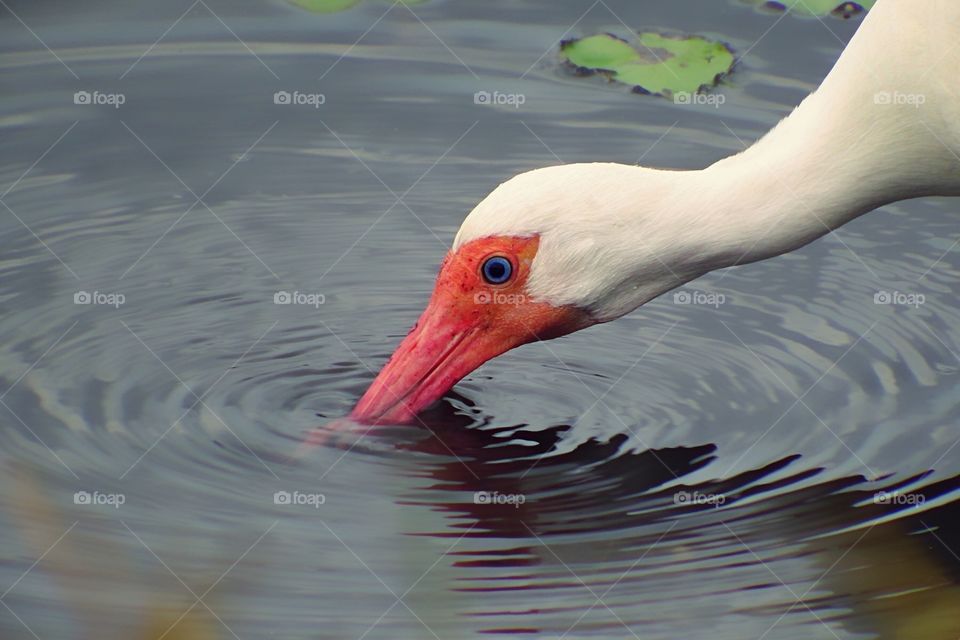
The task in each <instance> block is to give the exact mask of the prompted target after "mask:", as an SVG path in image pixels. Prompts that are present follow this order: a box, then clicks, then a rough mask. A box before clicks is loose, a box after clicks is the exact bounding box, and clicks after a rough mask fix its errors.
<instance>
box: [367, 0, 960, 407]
mask: <svg viewBox="0 0 960 640" xmlns="http://www.w3.org/2000/svg"><path fill="white" fill-rule="evenodd" d="M958 153H960V2H957V0H927V1H926V2H916V1H914V0H879V1H878V2H877V4H876V5H875V6H874V8H873V9H872V10H871V11H870V13H869V14H868V16H867V17H866V18H865V19H864V21H863V24H862V25H861V26H860V28H859V30H858V31H857V33H856V35H855V36H854V38H853V39H852V40H851V41H850V43H849V45H848V46H847V47H846V49H845V50H844V52H843V54H842V55H841V56H840V59H839V60H838V61H837V63H836V65H835V66H834V67H833V70H832V71H831V72H830V73H829V75H828V76H827V77H826V79H825V80H824V81H823V83H822V84H821V85H820V87H819V88H818V89H817V90H816V91H814V92H813V93H812V94H811V95H810V96H808V97H807V98H806V99H805V100H804V101H803V102H802V103H801V104H800V106H799V107H797V108H796V109H795V110H794V111H793V113H791V114H790V115H789V116H788V117H787V118H785V119H784V120H783V121H782V122H780V124H778V125H777V126H776V127H775V128H774V129H773V130H772V131H770V132H769V133H768V134H767V135H766V136H764V137H763V138H762V139H760V140H759V141H758V142H756V143H755V144H754V145H753V146H751V147H749V148H748V149H746V150H745V151H743V152H742V153H738V154H736V155H734V156H730V157H728V158H725V159H723V160H720V161H719V162H717V163H715V164H713V165H711V166H709V167H707V168H706V169H702V170H698V171H674V170H659V169H649V168H644V167H638V166H628V165H622V164H612V163H610V164H608V163H594V164H569V165H562V166H554V167H547V168H543V169H537V170H535V171H530V172H527V173H522V174H520V175H518V176H516V177H514V178H512V179H510V180H508V181H506V182H504V183H503V184H501V185H500V186H499V187H497V188H496V189H495V190H494V191H493V192H492V193H491V194H490V195H489V196H487V197H486V198H485V199H484V200H483V201H482V202H480V204H478V205H477V207H476V208H475V209H474V210H473V211H472V212H471V213H470V214H469V215H468V216H467V218H466V220H464V222H463V225H462V226H461V227H460V231H459V233H457V236H456V239H455V240H454V242H453V247H452V248H451V249H450V251H449V253H448V254H447V256H446V257H445V258H444V260H443V263H442V265H441V266H440V274H439V276H438V277H437V281H436V286H435V288H434V291H433V295H432V297H431V298H430V302H429V304H428V305H427V308H426V310H425V311H424V312H423V315H422V316H421V317H420V319H419V320H418V321H417V324H416V325H414V327H413V330H412V331H411V332H410V334H409V335H408V336H407V337H406V338H405V339H404V340H403V341H402V342H401V343H400V345H399V347H398V348H397V350H396V352H395V353H394V354H393V357H392V358H391V359H390V361H389V362H388V363H387V364H386V366H384V368H383V370H382V371H380V373H379V375H378V376H377V378H376V379H375V380H374V382H373V384H372V385H371V386H370V388H369V389H368V390H367V392H366V393H365V394H364V396H363V397H362V398H361V399H360V401H359V403H358V404H357V406H356V408H355V409H354V410H353V412H352V413H351V416H350V417H351V418H352V419H353V420H354V421H357V422H362V423H366V424H387V423H406V422H410V421H411V420H413V419H414V417H415V416H416V415H417V413H418V412H419V411H421V410H422V409H423V408H425V407H427V406H428V405H430V404H432V403H433V402H435V401H436V400H438V399H439V398H440V397H441V396H442V395H443V394H444V393H445V392H446V391H448V390H449V389H450V388H451V387H452V386H453V385H454V384H456V383H457V382H458V381H459V380H460V379H461V378H463V377H464V376H465V375H467V374H469V373H470V372H471V371H473V370H474V369H476V368H477V367H479V366H480V365H481V364H483V363H484V362H486V361H487V360H489V359H491V358H493V357H495V356H497V355H500V354H502V353H503V352H505V351H507V350H509V349H512V348H514V347H517V346H519V345H522V344H525V343H528V342H532V341H535V340H546V339H549V338H555V337H557V336H562V335H564V334H568V333H570V332H573V331H577V330H579V329H583V328H584V327H587V326H590V325H593V324H596V323H600V322H608V321H610V320H614V319H616V318H619V317H620V316H622V315H624V314H626V313H629V312H630V311H632V310H634V309H636V308H637V307H639V306H640V305H642V304H644V303H645V302H647V301H649V300H651V299H653V298H655V297H657V296H659V295H660V294H662V293H664V292H666V291H669V290H670V289H673V288H674V287H677V286H679V285H681V284H683V283H685V282H688V281H690V280H692V279H694V278H697V277H699V276H701V275H703V274H704V273H707V272H708V271H712V270H714V269H720V268H723V267H729V266H733V265H739V264H744V263H749V262H754V261H757V260H763V259H766V258H770V257H773V256H776V255H779V254H782V253H785V252H788V251H792V250H794V249H797V248H799V247H801V246H803V245H805V244H807V243H808V242H810V241H812V240H814V239H816V238H818V237H820V236H822V235H824V234H826V233H828V232H830V231H831V230H833V229H835V228H837V227H839V226H841V225H843V224H845V223H847V222H849V221H850V220H852V219H854V218H856V217H857V216H860V215H862V214H864V213H866V212H868V211H871V210H873V209H875V208H877V207H879V206H882V205H884V204H887V203H891V202H895V201H898V200H904V199H907V198H915V197H920V196H933V195H960V156H958Z"/></svg>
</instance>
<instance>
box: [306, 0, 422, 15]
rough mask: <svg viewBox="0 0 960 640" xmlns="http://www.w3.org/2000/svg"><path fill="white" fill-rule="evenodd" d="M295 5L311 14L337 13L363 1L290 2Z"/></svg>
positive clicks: (405, 1)
mask: <svg viewBox="0 0 960 640" xmlns="http://www.w3.org/2000/svg"><path fill="white" fill-rule="evenodd" d="M424 1H425V0H401V2H402V3H403V4H420V3H421V2H424ZM290 2H292V3H293V4H295V5H296V6H298V7H300V8H301V9H306V10H307V11H310V12H311V13H337V12H339V11H346V10H347V9H350V8H352V7H355V6H356V5H358V4H360V2H362V0H290Z"/></svg>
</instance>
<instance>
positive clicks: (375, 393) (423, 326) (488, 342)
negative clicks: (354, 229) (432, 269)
mask: <svg viewBox="0 0 960 640" xmlns="http://www.w3.org/2000/svg"><path fill="white" fill-rule="evenodd" d="M470 307H473V308H470ZM486 312H487V309H484V308H483V305H479V304H477V303H475V302H474V301H472V300H471V301H469V302H467V303H464V302H461V301H458V300H453V299H451V296H450V295H448V294H446V293H445V292H443V291H437V292H434V296H433V298H432V299H431V301H430V304H429V305H428V306H427V308H426V310H424V312H423V314H422V315H421V316H420V319H419V320H418V321H417V323H416V324H415V325H414V327H413V329H412V330H411V331H410V333H409V334H408V335H407V337H406V338H404V339H403V341H402V342H401V343H400V345H399V346H398V347H397V350H396V351H395V352H394V354H393V356H392V357H391V358H390V360H389V361H388V362H387V364H386V365H385V366H384V367H383V369H382V370H381V371H380V373H379V375H377V377H376V379H375V380H374V381H373V384H371V385H370V388H369V389H367V392H366V393H365V394H363V397H362V398H361V399H360V401H359V402H358V403H357V406H356V407H355V408H354V410H353V412H352V413H351V414H350V417H351V418H353V419H354V420H356V421H358V422H363V423H366V424H405V423H408V422H411V421H412V420H413V419H414V418H415V417H416V415H417V414H418V413H419V412H420V411H422V410H423V409H425V408H427V407H428V406H430V405H431V404H433V403H434V402H436V401H437V400H439V399H440V398H441V397H442V396H443V394H444V393H446V392H447V391H448V390H449V389H450V388H451V387H453V385H455V384H456V383H457V382H459V381H460V379H461V378H463V377H464V376H465V375H467V374H468V373H470V372H471V371H473V370H474V369H476V368H477V367H479V366H480V365H481V364H483V363H484V362H486V361H487V360H490V359H491V358H493V357H495V356H498V355H500V354H501V353H503V352H505V351H507V350H509V349H512V348H513V347H516V346H519V345H520V344H523V343H524V342H528V341H529V340H530V339H535V338H534V337H528V336H526V335H524V333H525V332H523V331H518V332H516V333H514V334H513V335H510V332H507V331H504V330H503V328H502V327H497V326H491V325H490V324H489V323H488V322H487V320H488V319H489V318H488V317H489V315H490V314H489V313H486Z"/></svg>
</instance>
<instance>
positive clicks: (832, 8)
mask: <svg viewBox="0 0 960 640" xmlns="http://www.w3.org/2000/svg"><path fill="white" fill-rule="evenodd" d="M740 1H741V2H743V3H745V4H749V5H753V6H755V7H758V8H761V9H767V10H770V11H778V12H783V11H790V13H793V14H796V15H799V16H807V17H813V16H827V15H833V16H836V17H838V18H844V19H846V18H852V17H853V16H855V15H859V14H861V13H863V12H865V11H869V10H870V9H871V8H873V5H874V4H876V0H860V1H859V2H843V1H842V0H740Z"/></svg>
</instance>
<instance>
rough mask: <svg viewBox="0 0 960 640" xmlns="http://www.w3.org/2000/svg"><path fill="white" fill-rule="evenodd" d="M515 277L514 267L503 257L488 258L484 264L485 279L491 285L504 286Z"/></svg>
mask: <svg viewBox="0 0 960 640" xmlns="http://www.w3.org/2000/svg"><path fill="white" fill-rule="evenodd" d="M511 275H513V265H512V264H510V261H509V260H507V259H506V258H504V257H502V256H493V257H492V258H487V261H486V262H484V263H483V279H484V280H486V281H487V282H489V283H490V284H503V283H504V282H506V281H507V280H509V279H510V276H511Z"/></svg>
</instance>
